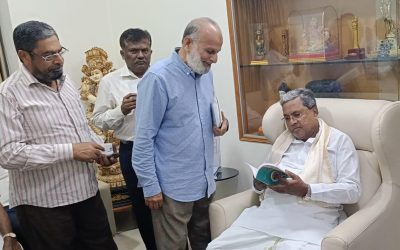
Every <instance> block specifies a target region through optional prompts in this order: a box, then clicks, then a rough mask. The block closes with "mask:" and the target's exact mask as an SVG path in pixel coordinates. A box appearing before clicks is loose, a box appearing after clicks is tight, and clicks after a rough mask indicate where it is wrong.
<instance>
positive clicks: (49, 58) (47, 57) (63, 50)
mask: <svg viewBox="0 0 400 250" xmlns="http://www.w3.org/2000/svg"><path fill="white" fill-rule="evenodd" d="M68 51H69V50H68V49H67V48H64V47H61V50H60V51H58V52H55V53H51V54H48V55H45V56H41V55H38V54H36V53H34V52H29V54H31V55H35V56H40V57H41V58H42V59H43V60H44V61H45V62H52V61H54V60H55V59H56V58H57V57H59V56H61V57H62V56H63V55H64V54H65V53H66V52H68Z"/></svg>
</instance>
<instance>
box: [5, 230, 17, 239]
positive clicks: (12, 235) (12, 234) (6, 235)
mask: <svg viewBox="0 0 400 250" xmlns="http://www.w3.org/2000/svg"><path fill="white" fill-rule="evenodd" d="M6 237H11V238H14V239H16V238H17V235H16V234H15V233H13V232H11V233H6V234H5V235H3V240H4V239H5V238H6Z"/></svg>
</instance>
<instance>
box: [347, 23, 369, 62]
mask: <svg viewBox="0 0 400 250" xmlns="http://www.w3.org/2000/svg"><path fill="white" fill-rule="evenodd" d="M351 30H352V31H353V48H352V49H349V50H348V51H347V56H346V57H345V58H346V59H349V60H355V59H364V58H365V48H360V43H359V41H358V30H359V27H358V18H357V17H356V16H353V18H352V20H351Z"/></svg>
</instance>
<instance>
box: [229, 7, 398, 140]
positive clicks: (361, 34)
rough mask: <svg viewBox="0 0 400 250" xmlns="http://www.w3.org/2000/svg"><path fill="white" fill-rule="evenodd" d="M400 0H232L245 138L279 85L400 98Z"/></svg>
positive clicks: (324, 93) (253, 135) (256, 134)
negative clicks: (399, 53)
mask: <svg viewBox="0 0 400 250" xmlns="http://www.w3.org/2000/svg"><path fill="white" fill-rule="evenodd" d="M399 1H400V0H353V1H343V0H331V1H328V0H320V1H315V0H227V1H226V3H227V10H228V19H229V29H230V37H231V48H232V61H233V67H234V68H233V72H234V80H235V90H236V103H237V113H238V119H239V133H240V139H241V140H245V141H256V142H267V141H266V140H265V139H264V137H263V131H262V128H261V122H262V117H263V115H264V113H265V111H266V110H267V109H268V107H269V106H270V105H272V104H273V103H275V102H277V101H279V91H286V90H288V89H294V88H299V87H306V88H310V89H312V90H313V91H314V93H315V94H316V96H317V97H333V98H361V99H385V100H392V101H395V100H399V94H400V88H399V80H400V72H399V57H398V52H399V47H398V45H399V41H398V40H399V29H398V27H399V26H398V24H399V20H398V18H399V14H398V13H399ZM354 115H355V116H356V115H357V114H354Z"/></svg>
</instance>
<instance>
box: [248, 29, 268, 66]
mask: <svg viewBox="0 0 400 250" xmlns="http://www.w3.org/2000/svg"><path fill="white" fill-rule="evenodd" d="M266 55H267V50H266V46H265V35H264V25H263V24H262V23H258V24H256V26H255V30H254V59H255V60H253V61H251V64H268V61H267V60H266V59H265V56H266Z"/></svg>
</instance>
